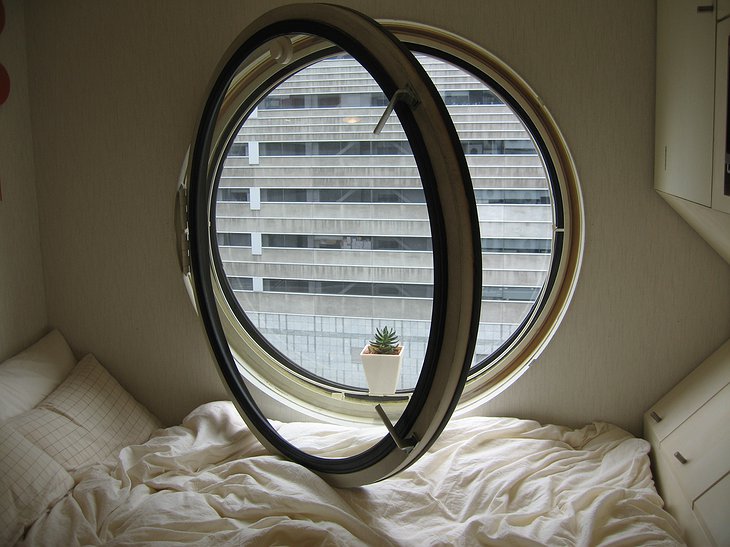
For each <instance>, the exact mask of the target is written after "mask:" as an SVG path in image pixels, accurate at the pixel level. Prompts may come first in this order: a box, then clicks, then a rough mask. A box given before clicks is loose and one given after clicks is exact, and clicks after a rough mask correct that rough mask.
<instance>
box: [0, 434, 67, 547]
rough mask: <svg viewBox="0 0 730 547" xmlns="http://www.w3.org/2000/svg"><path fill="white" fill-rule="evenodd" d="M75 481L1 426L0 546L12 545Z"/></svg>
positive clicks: (24, 441) (25, 441)
mask: <svg viewBox="0 0 730 547" xmlns="http://www.w3.org/2000/svg"><path fill="white" fill-rule="evenodd" d="M73 484H74V481H73V479H72V478H71V475H69V474H68V472H66V470H65V469H63V468H62V467H61V466H60V465H59V464H58V463H57V462H56V461H55V460H54V459H53V458H51V457H50V456H49V455H48V454H46V453H45V452H43V450H41V449H40V448H38V447H37V446H35V445H33V444H32V443H31V442H29V441H28V440H27V439H26V438H25V437H23V435H21V434H20V433H18V432H17V431H15V429H13V427H12V426H11V425H10V424H9V423H5V424H0V545H13V544H15V542H16V541H18V539H20V537H21V536H22V535H23V530H24V529H25V527H26V526H29V525H30V524H31V523H33V522H34V521H35V520H36V519H37V518H38V517H40V516H41V515H42V514H43V513H44V512H45V511H46V510H47V509H48V507H50V506H51V505H52V504H53V503H55V502H56V501H57V500H59V499H60V498H61V497H63V496H64V495H65V494H66V492H68V491H69V490H70V489H71V488H72V487H73Z"/></svg>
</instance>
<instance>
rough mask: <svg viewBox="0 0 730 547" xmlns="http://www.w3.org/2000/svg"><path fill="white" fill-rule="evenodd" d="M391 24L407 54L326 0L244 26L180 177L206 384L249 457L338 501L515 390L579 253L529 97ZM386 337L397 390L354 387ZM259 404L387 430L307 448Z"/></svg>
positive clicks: (567, 170) (540, 117)
mask: <svg viewBox="0 0 730 547" xmlns="http://www.w3.org/2000/svg"><path fill="white" fill-rule="evenodd" d="M292 21H295V22H292ZM322 21H327V24H322ZM332 21H335V26H337V25H340V24H341V25H342V28H341V29H336V30H334V31H333V30H332V25H331V24H330V23H331V22H332ZM388 26H390V27H391V29H392V30H394V31H395V33H396V34H397V35H398V36H399V38H401V40H403V42H404V43H405V46H406V47H407V48H408V49H410V50H411V51H412V52H413V53H414V54H415V57H410V56H409V55H408V54H407V51H406V47H404V46H403V45H400V44H399V43H398V42H397V41H395V40H393V38H392V37H391V36H390V35H388V34H387V32H384V31H382V30H379V29H380V28H381V27H379V26H378V25H377V23H374V22H373V21H371V20H367V19H366V18H361V16H360V15H359V14H356V13H355V12H351V11H350V10H345V9H343V8H338V7H336V6H309V7H308V8H307V7H303V6H301V5H300V6H299V7H293V6H289V7H286V8H281V9H278V10H273V11H272V12H270V13H269V14H267V15H266V16H264V17H263V18H261V19H260V20H258V21H257V22H256V23H254V24H253V25H252V27H251V28H249V29H247V30H246V31H244V33H243V34H242V36H241V37H240V38H239V42H238V44H237V45H236V47H234V48H233V49H232V51H233V52H234V53H233V54H232V56H231V58H230V59H226V60H224V63H223V64H222V68H221V69H220V76H219V78H218V81H217V82H216V84H215V85H214V86H213V89H212V90H211V95H210V98H209V100H208V102H207V104H206V107H205V109H204V114H203V117H202V120H201V123H200V126H199V129H198V135H197V139H196V145H195V148H194V150H193V156H192V160H191V162H190V170H189V174H188V178H189V181H190V192H189V193H190V198H189V201H188V209H189V213H190V218H189V221H188V229H189V232H190V246H191V258H192V278H193V282H194V285H195V292H196V297H197V301H198V305H199V308H200V311H201V316H202V318H203V322H204V324H205V326H206V329H207V331H208V336H209V338H210V340H211V345H212V347H213V350H214V353H215V354H216V357H217V360H218V362H219V366H220V369H221V374H222V376H223V378H224V379H225V380H226V382H227V383H228V385H229V388H230V389H231V392H232V396H233V398H234V399H235V400H236V401H237V403H238V405H239V408H240V409H241V411H242V413H243V414H244V415H245V417H246V419H247V421H248V423H249V425H250V426H251V427H252V428H253V429H254V431H255V432H258V433H257V434H258V435H259V437H260V438H261V439H262V442H264V444H266V445H267V446H269V447H271V448H273V449H274V450H277V451H279V452H281V453H283V454H284V455H286V456H288V457H290V458H293V459H296V460H298V461H301V462H302V463H304V464H305V465H308V466H310V467H312V468H313V469H314V470H315V471H317V472H319V473H320V474H322V475H323V476H325V477H326V478H327V479H328V480H330V481H331V482H334V483H335V484H342V485H352V484H362V483H365V482H371V481H372V480H378V479H380V478H383V477H385V476H388V475H390V474H392V473H393V472H397V470H399V469H402V468H403V467H405V466H407V465H410V463H412V462H413V461H415V459H416V458H417V457H418V455H420V454H421V453H422V452H423V451H425V449H427V447H428V446H429V445H430V443H431V442H433V440H434V439H435V436H436V435H437V434H438V432H439V431H440V430H441V428H443V426H444V425H445V423H446V421H447V420H448V417H449V416H450V414H451V413H452V412H453V411H454V410H455V408H456V407H457V404H458V402H459V399H460V397H461V405H462V406H463V407H464V408H469V407H471V406H473V405H474V404H475V403H477V402H478V401H480V400H482V399H484V398H485V397H486V396H488V395H489V394H490V393H492V392H494V391H495V390H499V389H501V388H502V387H503V386H505V385H506V384H507V383H509V381H510V380H511V379H513V378H514V377H515V376H516V375H518V374H519V373H520V371H521V370H523V369H524V367H525V366H526V365H527V364H528V362H529V360H530V359H533V358H534V357H535V356H536V355H537V353H538V352H539V350H540V349H541V347H542V346H544V344H545V343H546V341H547V340H548V339H549V337H550V336H551V334H552V332H553V331H554V329H555V328H556V326H557V323H558V322H559V320H560V317H561V316H562V314H563V313H564V310H565V306H566V305H567V302H568V300H569V297H570V294H571V293H572V289H573V286H574V283H575V278H576V276H577V270H578V264H579V259H580V250H581V245H582V239H581V236H580V226H581V223H580V218H581V216H580V195H579V192H578V189H577V181H576V180H575V174H574V170H573V168H572V163H571V162H570V158H569V156H568V155H567V152H566V151H565V148H564V145H563V143H562V140H561V139H560V136H559V133H558V132H557V129H555V128H554V125H552V123H551V121H550V119H549V117H548V116H547V115H546V113H545V112H544V111H543V110H542V109H540V108H539V107H538V109H537V110H536V111H535V107H536V105H537V103H536V102H535V103H534V104H533V103H531V102H530V101H529V100H527V101H526V99H525V96H523V94H526V96H527V99H530V100H534V97H533V96H532V95H531V94H530V93H529V90H528V89H527V88H526V86H524V84H522V82H521V81H519V80H518V79H517V78H516V77H515V76H514V75H513V74H512V73H511V72H510V71H509V70H508V69H506V68H505V67H502V66H501V65H499V64H498V62H497V61H495V60H494V59H492V58H491V57H489V56H486V57H485V55H486V54H484V53H483V52H481V51H479V50H477V49H475V48H473V47H472V46H470V45H469V44H467V43H464V42H463V41H461V40H459V39H458V38H455V37H452V36H450V35H444V34H442V33H436V32H434V31H433V30H432V29H427V28H425V27H420V26H416V25H410V24H403V23H390V24H389V25H388ZM365 29H367V30H365ZM375 29H378V30H377V32H376V30H375ZM363 40H364V41H367V42H368V43H367V44H365V45H363V44H362V43H361V42H362V41H363ZM384 59H385V61H386V62H385V63H384V64H382V63H383V62H384ZM485 61H488V62H485ZM495 68H496V69H497V70H496V76H497V77H495ZM500 71H501V72H500ZM505 76H506V77H505ZM397 80H400V81H397ZM515 82H516V84H517V85H516V86H515ZM515 90H517V91H518V92H519V95H518V96H517V97H515V95H514V92H515ZM394 97H395V99H394ZM399 97H400V100H398V98H399ZM389 103H392V104H393V105H394V106H395V108H394V111H393V112H392V113H391V114H390V115H388V113H387V110H386V108H387V105H388V104H389ZM384 111H385V112H386V113H385V114H384ZM536 114H537V116H536ZM437 119H438V120H439V121H434V120H437ZM536 119H537V122H536ZM440 120H443V121H440ZM383 121H384V122H385V123H384V124H383V123H380V124H379V122H383ZM376 126H377V127H378V129H376V130H375V131H374V129H375V128H376ZM555 158H557V160H558V161H555ZM384 326H389V327H394V328H395V329H396V331H397V332H398V334H399V336H400V340H401V342H402V343H403V345H404V349H403V352H402V353H403V364H402V366H401V370H400V375H399V377H398V383H397V391H395V392H394V393H392V394H387V393H385V394H384V393H382V392H381V391H380V390H378V391H377V393H374V392H371V391H369V387H368V382H367V379H366V377H365V374H364V371H363V366H362V364H361V358H360V352H361V350H362V349H363V346H365V345H366V343H367V342H368V341H369V340H370V339H372V337H373V333H374V332H375V331H376V329H378V328H382V327H384ZM462 391H464V393H463V395H462ZM272 401H273V402H275V403H278V404H282V405H286V406H287V407H290V408H292V409H295V410H296V411H298V412H300V413H302V414H305V415H308V416H310V417H311V418H316V419H321V420H324V421H339V422H342V421H346V422H351V423H381V422H382V423H384V424H385V425H390V423H391V421H392V422H393V423H394V424H395V425H394V429H393V430H392V431H391V432H390V433H388V432H386V431H385V428H384V429H383V433H382V435H383V436H382V438H377V436H376V438H374V439H373V442H372V444H371V445H370V446H363V447H353V449H352V451H351V452H352V453H348V454H347V455H346V456H345V457H333V456H331V455H328V454H307V453H306V451H303V450H301V449H300V448H299V447H297V446H296V442H295V440H292V439H285V438H284V434H282V433H280V432H277V431H275V427H274V425H273V423H272V421H271V419H270V418H268V417H267V416H266V415H265V414H264V413H263V412H262V409H263V408H271V407H272ZM376 405H379V408H378V409H376ZM379 414H384V415H387V417H388V418H384V417H382V416H381V415H379ZM273 417H277V416H273ZM386 422H387V424H386ZM404 443H405V445H408V446H405V447H403V446H401V448H404V449H396V450H395V452H394V448H395V446H396V445H403V444H404ZM410 445H415V448H414V447H413V446H410ZM338 455H339V453H338Z"/></svg>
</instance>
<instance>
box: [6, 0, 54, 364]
mask: <svg viewBox="0 0 730 547" xmlns="http://www.w3.org/2000/svg"><path fill="white" fill-rule="evenodd" d="M4 5H5V16H6V21H5V28H4V30H3V31H2V32H1V33H0V63H2V64H3V65H4V66H5V68H6V69H7V71H8V74H9V75H10V96H9V97H8V100H7V101H6V102H5V103H4V104H3V105H0V188H2V201H0V361H1V360H3V359H5V358H6V357H9V356H10V355H13V354H14V353H16V352H18V351H19V350H21V349H23V348H24V347H25V346H27V345H28V344H30V343H31V342H33V341H34V340H35V339H36V338H38V337H39V336H40V335H41V334H43V333H44V332H45V329H46V302H45V291H44V288H43V270H42V262H41V245H40V236H39V231H38V205H37V201H36V184H35V174H34V170H33V140H32V138H31V130H30V110H29V106H28V75H27V63H26V52H25V23H24V14H23V6H22V3H21V2H20V0H9V1H6V2H5V3H4Z"/></svg>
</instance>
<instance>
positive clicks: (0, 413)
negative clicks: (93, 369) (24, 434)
mask: <svg viewBox="0 0 730 547" xmlns="http://www.w3.org/2000/svg"><path fill="white" fill-rule="evenodd" d="M75 364H76V358H75V357H74V354H73V353H72V352H71V348H69V347H68V344H67V343H66V340H64V338H63V336H62V335H61V333H60V332H58V331H57V330H54V331H51V332H49V333H48V334H47V335H46V336H44V337H43V338H41V339H40V340H38V342H36V343H35V344H33V345H32V346H30V347H29V348H28V349H26V350H25V351H23V352H21V353H19V354H18V355H16V356H15V357H11V358H10V359H8V360H7V361H5V362H4V363H2V364H0V421H2V420H6V419H8V418H10V417H12V416H17V415H18V414H21V413H22V412H25V411H26V410H30V409H31V408H33V407H34V406H36V405H37V404H38V403H40V402H41V401H42V400H43V399H44V398H45V397H46V396H47V395H48V394H49V393H51V391H53V390H54V389H56V387H58V385H59V384H60V383H61V382H62V381H63V379H64V378H66V376H68V373H69V372H70V371H71V369H72V368H73V367H74V365H75Z"/></svg>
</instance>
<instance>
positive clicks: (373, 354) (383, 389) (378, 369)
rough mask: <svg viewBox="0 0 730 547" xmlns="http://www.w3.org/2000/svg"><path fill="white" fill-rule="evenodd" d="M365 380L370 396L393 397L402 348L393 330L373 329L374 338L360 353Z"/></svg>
mask: <svg viewBox="0 0 730 547" xmlns="http://www.w3.org/2000/svg"><path fill="white" fill-rule="evenodd" d="M360 358H361V360H362V366H363V369H364V370H365V379H366V380H367V382H368V389H369V392H370V394H372V395H393V394H394V393H395V388H396V386H397V385H398V378H400V369H401V363H402V362H403V346H402V345H400V344H398V336H397V334H396V332H395V329H391V328H389V327H387V326H385V327H383V328H382V329H375V336H374V337H373V339H372V340H370V342H368V343H367V344H366V345H365V347H364V348H363V350H362V351H361V352H360Z"/></svg>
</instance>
